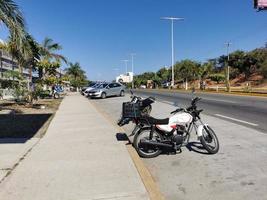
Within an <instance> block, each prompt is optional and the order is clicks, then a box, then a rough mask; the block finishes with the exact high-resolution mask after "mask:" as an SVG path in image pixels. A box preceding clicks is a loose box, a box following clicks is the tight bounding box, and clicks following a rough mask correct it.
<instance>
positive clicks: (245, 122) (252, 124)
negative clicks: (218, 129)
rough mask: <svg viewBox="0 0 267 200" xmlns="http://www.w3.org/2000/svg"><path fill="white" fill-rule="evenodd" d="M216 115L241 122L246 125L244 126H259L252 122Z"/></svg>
mask: <svg viewBox="0 0 267 200" xmlns="http://www.w3.org/2000/svg"><path fill="white" fill-rule="evenodd" d="M215 115H216V116H218V117H222V118H225V119H230V120H233V121H237V122H241V123H244V124H249V125H251V126H258V124H254V123H251V122H247V121H243V120H240V119H236V118H232V117H227V116H225V115H220V114H215Z"/></svg>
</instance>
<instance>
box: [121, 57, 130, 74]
mask: <svg viewBox="0 0 267 200" xmlns="http://www.w3.org/2000/svg"><path fill="white" fill-rule="evenodd" d="M121 61H122V62H124V63H125V70H126V75H127V71H128V69H127V68H128V66H127V63H128V61H129V60H121Z"/></svg>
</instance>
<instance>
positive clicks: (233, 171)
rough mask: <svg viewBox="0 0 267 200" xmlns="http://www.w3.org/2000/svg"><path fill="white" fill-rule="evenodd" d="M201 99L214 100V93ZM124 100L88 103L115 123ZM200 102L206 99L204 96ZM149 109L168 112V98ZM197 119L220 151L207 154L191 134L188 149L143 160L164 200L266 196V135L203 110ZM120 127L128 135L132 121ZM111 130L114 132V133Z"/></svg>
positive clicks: (162, 114) (157, 113)
mask: <svg viewBox="0 0 267 200" xmlns="http://www.w3.org/2000/svg"><path fill="white" fill-rule="evenodd" d="M186 98H188V99H190V98H191V97H190V95H187V96H186V95H185V98H184V103H187V99H186ZM204 98H209V99H215V97H214V96H206V97H204ZM237 98H238V97H237ZM129 100H130V98H129V96H128V95H127V96H126V97H111V98H107V99H91V100H89V101H91V102H92V103H93V104H94V105H95V106H97V107H98V109H100V110H101V111H102V112H104V113H106V116H107V117H108V118H109V119H110V120H111V121H113V122H114V124H116V121H117V119H118V118H119V117H120V114H121V108H122V102H125V101H129ZM219 100H223V101H225V100H227V99H223V98H220V99H219ZM228 100H229V99H228ZM230 100H231V101H234V100H233V99H230ZM230 100H229V101H230ZM162 101H164V100H162ZM165 101H166V100H165ZM205 101H207V102H212V101H211V100H209V101H208V100H205V99H204V102H205ZM235 101H237V99H235ZM179 102H180V103H181V102H182V101H181V100H180V101H179ZM207 104H208V103H206V104H204V103H203V102H202V104H200V106H201V107H204V106H205V105H207ZM257 104H260V103H259V102H258V103H257ZM152 107H153V109H152V112H151V115H152V116H155V117H158V118H163V117H167V116H169V113H170V112H171V111H172V110H174V109H175V107H174V106H172V105H170V104H169V103H168V102H160V101H157V102H155V103H154V104H153V106H152ZM204 109H206V108H205V107H204ZM228 109H229V108H228ZM209 112H210V111H209ZM201 117H202V120H203V121H204V123H208V124H209V125H210V126H211V127H212V128H213V129H214V131H215V132H216V135H217V136H218V138H219V142H220V150H219V152H218V153H217V154H215V155H209V154H207V153H206V152H205V150H204V149H203V148H202V145H201V144H200V143H199V141H198V140H197V137H196V136H195V134H194V133H193V134H192V135H191V139H190V141H191V142H190V145H189V147H188V148H186V147H184V148H182V152H181V153H177V154H161V155H159V156H158V157H156V158H153V159H143V161H144V163H145V165H146V166H147V168H148V169H149V171H150V173H151V174H152V176H153V178H154V180H155V181H156V183H157V184H158V185H159V188H160V191H161V192H162V194H163V195H164V196H165V198H166V199H168V200H177V199H182V200H199V199H208V200H213V199H216V200H225V199H232V200H250V199H255V200H263V199H267V194H266V191H267V185H266V182H267V167H266V166H267V160H266V153H267V134H264V133H263V132H260V131H257V130H255V127H254V126H250V127H252V128H250V127H246V126H247V125H246V124H244V123H240V124H237V123H236V122H235V121H230V120H227V119H224V118H218V117H214V116H211V115H205V114H202V115H201ZM123 129H124V130H125V133H126V134H127V135H129V134H130V133H131V131H132V130H133V124H131V123H130V124H129V125H126V126H123ZM116 134H117V133H114V137H115V136H116ZM130 140H132V138H130Z"/></svg>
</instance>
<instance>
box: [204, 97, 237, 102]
mask: <svg viewBox="0 0 267 200" xmlns="http://www.w3.org/2000/svg"><path fill="white" fill-rule="evenodd" d="M203 99H205V100H208V101H218V102H225V103H236V102H235V101H228V100H221V99H210V98H205V97H204V98H203Z"/></svg>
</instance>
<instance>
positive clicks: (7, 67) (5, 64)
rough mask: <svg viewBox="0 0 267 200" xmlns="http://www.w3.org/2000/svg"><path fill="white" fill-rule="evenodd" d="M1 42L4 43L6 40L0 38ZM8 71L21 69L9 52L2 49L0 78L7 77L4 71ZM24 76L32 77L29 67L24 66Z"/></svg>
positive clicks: (0, 54) (0, 51)
mask: <svg viewBox="0 0 267 200" xmlns="http://www.w3.org/2000/svg"><path fill="white" fill-rule="evenodd" d="M0 43H4V41H3V40H1V39H0ZM7 71H19V67H18V65H17V62H16V60H15V59H13V58H12V56H11V55H10V54H9V53H7V52H6V51H4V50H2V49H0V79H6V78H5V77H4V73H5V72H7ZM23 76H24V77H25V78H26V79H27V80H29V79H30V72H29V69H26V68H23Z"/></svg>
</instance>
